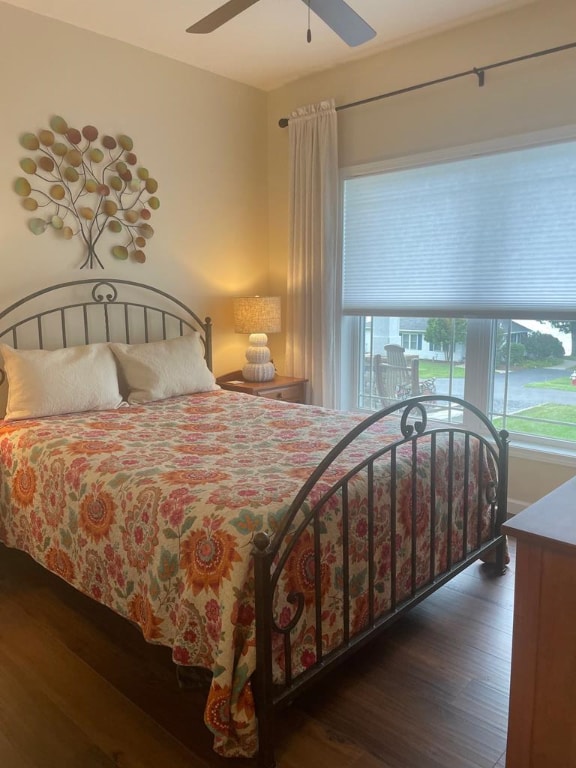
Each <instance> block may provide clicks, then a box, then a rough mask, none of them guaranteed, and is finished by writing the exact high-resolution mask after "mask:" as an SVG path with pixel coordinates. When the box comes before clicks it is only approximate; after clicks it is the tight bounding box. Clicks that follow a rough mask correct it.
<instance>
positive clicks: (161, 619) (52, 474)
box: [0, 280, 507, 768]
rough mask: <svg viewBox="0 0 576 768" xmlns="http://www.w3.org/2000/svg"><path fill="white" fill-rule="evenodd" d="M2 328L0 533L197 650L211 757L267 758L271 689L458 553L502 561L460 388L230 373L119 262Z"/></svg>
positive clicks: (330, 659) (185, 660)
mask: <svg viewBox="0 0 576 768" xmlns="http://www.w3.org/2000/svg"><path fill="white" fill-rule="evenodd" d="M0 344H1V346H0V351H1V352H2V355H3V357H4V369H5V370H6V373H7V375H5V374H4V370H2V373H0V379H1V380H2V384H1V385H0V395H2V390H4V393H3V394H4V397H5V398H6V389H8V402H7V408H8V412H7V414H6V418H5V419H4V421H0V473H1V474H0V540H1V541H2V542H3V543H4V544H5V545H6V546H9V547H16V548H18V549H20V550H23V551H25V552H28V553H29V554H30V555H31V556H32V557H33V558H34V559H35V560H37V562H39V563H40V564H41V565H42V566H44V567H46V568H48V569H49V570H50V571H52V572H54V573H56V574H58V575H59V576H60V577H62V578H63V579H65V580H66V581H67V582H69V583H70V584H72V585H73V586H74V587H76V588H77V589H79V590H80V591H82V592H84V593H85V594H87V595H88V596H90V597H91V598H93V599H95V600H97V601H98V602H100V603H103V604H104V605H107V606H108V607H109V608H111V609H112V610H114V611H116V612H117V613H119V614H121V615H122V616H125V617H126V618H127V619H128V620H130V621H132V622H134V623H135V624H136V625H138V626H139V627H140V629H141V631H142V634H143V636H144V638H145V639H146V640H147V641H149V642H151V643H158V644H162V645H166V646H168V647H170V648H171V649H172V658H173V660H174V663H175V665H176V669H177V670H179V671H181V672H184V671H185V670H188V669H195V668H201V669H203V670H207V671H208V674H209V676H210V686H209V692H208V695H207V702H206V708H205V714H204V721H205V723H206V725H207V726H208V728H209V729H210V730H211V731H212V732H213V734H214V748H215V750H216V751H217V752H218V753H220V754H222V755H225V756H230V757H237V756H244V757H250V756H254V755H255V754H257V761H258V765H259V766H260V767H261V768H271V766H273V765H274V764H275V761H274V720H275V718H276V715H277V712H278V711H279V710H280V709H281V708H282V707H283V706H285V705H287V704H288V703H290V702H291V701H292V700H293V699H294V698H295V697H296V696H298V695H301V694H302V693H303V692H304V691H305V690H306V688H307V687H308V686H309V685H311V684H313V683H314V682H315V681H316V680H317V679H318V678H319V677H320V676H322V675H324V674H326V673H328V672H330V671H331V670H332V669H334V668H335V667H336V666H337V665H338V664H340V663H342V662H343V661H344V660H345V659H346V658H347V657H348V656H349V655H350V654H352V653H354V652H356V651H357V650H358V649H359V648H361V647H362V646H363V645H364V644H365V643H367V642H369V641H370V640H372V639H373V638H374V636H375V635H376V634H377V633H378V632H381V631H382V630H383V629H384V628H385V627H386V626H388V625H389V624H390V623H392V622H394V621H396V620H397V619H398V618H399V617H400V616H401V615H402V614H403V613H404V612H405V611H407V610H409V609H410V608H411V607H412V606H413V605H415V604H417V603H418V602H419V601H420V600H422V599H423V598H424V597H426V595H428V594H430V593H431V592H433V591H434V590H436V589H438V588H439V587H440V586H442V585H443V584H444V583H446V582H447V581H448V580H449V579H450V578H452V577H453V576H455V575H456V574H457V573H459V572H460V571H461V570H463V569H464V568H465V567H467V566H468V565H470V564H471V563H472V562H474V561H477V560H478V559H480V558H482V559H488V560H492V561H493V563H494V567H495V568H497V569H498V570H499V571H501V572H502V571H503V570H504V568H505V562H506V542H505V537H504V535H503V534H502V532H501V526H502V524H503V522H504V521H505V519H506V491H507V435H506V433H505V432H500V433H498V432H497V431H496V430H495V429H494V427H493V426H492V425H491V423H490V422H489V421H488V420H487V419H486V418H485V417H484V416H483V415H482V414H481V413H480V412H479V411H478V410H477V409H476V408H474V407H473V406H471V405H469V404H467V403H466V402H465V401H463V400H461V399H459V398H455V397H447V396H446V397H444V396H440V395H428V396H422V397H417V398H412V399H410V400H407V401H403V402H402V403H399V404H397V405H394V406H391V407H390V408H387V409H385V410H383V411H380V412H378V413H375V414H371V415H369V416H368V417H367V418H366V417H365V415H362V414H356V413H339V412H336V411H331V410H328V409H324V408H319V407H315V406H306V405H300V404H294V403H284V402H278V401H275V400H267V399H265V398H256V397H251V396H249V395H243V394H237V393H232V392H225V391H223V390H222V389H220V388H219V387H218V386H217V384H216V383H215V380H214V377H213V375H212V373H211V361H212V348H211V322H210V319H209V318H206V319H205V320H201V319H200V317H199V316H198V315H196V314H195V313H194V312H192V311H191V310H190V309H189V308H188V307H186V305H185V304H183V303H182V302H180V301H179V300H178V299H175V298H174V297H172V296H170V295H169V294H167V293H165V292H163V291H160V290H158V289H156V288H153V287H150V286H145V285H142V284H139V283H134V282H132V281H126V280H115V281H112V280H109V281H102V280H81V281H75V282H70V283H62V284H59V285H57V286H51V287H50V288H46V289H44V290H41V291H37V292H36V293H34V294H31V295H30V296H27V297H25V298H24V299H22V300H20V301H18V302H16V303H15V304H13V305H12V306H10V307H8V308H7V309H6V310H4V312H2V313H1V314H0ZM111 361H112V362H111ZM70 371H73V373H69V372H70ZM104 372H105V373H104ZM67 376H68V378H66V377H67ZM21 377H22V378H21ZM150 377H152V378H150ZM86 379H89V381H88V382H87V381H86ZM190 382H192V384H190ZM48 391H50V393H51V394H50V397H48V396H47V394H46V393H47V392H48ZM127 402H128V403H129V404H127ZM185 677H186V675H185V674H181V678H182V679H184V678H185Z"/></svg>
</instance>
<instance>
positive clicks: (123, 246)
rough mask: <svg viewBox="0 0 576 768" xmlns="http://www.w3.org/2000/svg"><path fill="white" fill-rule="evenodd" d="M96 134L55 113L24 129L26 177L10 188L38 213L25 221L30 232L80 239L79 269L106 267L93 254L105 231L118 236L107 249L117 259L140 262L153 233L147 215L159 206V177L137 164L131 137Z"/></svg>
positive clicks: (144, 258) (23, 163)
mask: <svg viewBox="0 0 576 768" xmlns="http://www.w3.org/2000/svg"><path fill="white" fill-rule="evenodd" d="M98 137H99V133H98V130H97V129H96V128H95V127H94V126H93V125H85V126H84V128H82V130H78V129H77V128H70V127H69V126H68V123H67V122H66V120H64V119H63V118H62V117H57V116H55V117H53V118H52V119H51V120H50V129H43V130H41V131H38V133H25V134H24V135H23V136H21V138H20V144H21V145H22V146H23V147H24V149H26V150H28V151H29V152H30V153H34V154H33V155H31V156H29V157H25V158H23V159H22V160H21V161H20V168H21V169H22V170H23V171H24V173H25V174H26V176H21V177H19V178H18V179H17V180H16V183H15V185H14V189H15V191H16V193H17V194H18V195H20V197H22V198H23V200H22V205H23V207H24V208H25V209H26V210H27V211H34V212H37V214H40V215H41V217H40V216H38V215H37V216H36V217H34V218H32V219H30V221H29V222H28V227H29V228H30V230H31V231H32V232H33V233H34V234H35V235H41V234H43V233H44V232H46V231H47V230H52V231H53V232H54V233H56V235H58V236H60V237H62V238H63V239H64V240H70V239H72V238H73V237H80V238H81V239H82V240H83V241H84V243H85V245H86V257H85V259H84V261H83V263H82V264H81V268H84V267H88V268H89V269H93V268H94V267H96V266H99V267H103V266H104V265H103V264H102V262H101V260H100V258H99V256H98V255H97V253H96V246H97V245H98V242H99V241H100V238H101V237H102V235H103V233H104V232H108V233H111V236H112V237H113V239H114V240H116V241H118V240H120V243H119V244H117V245H114V246H113V247H112V248H111V252H112V255H113V256H114V257H115V258H116V259H121V260H125V259H128V258H130V259H132V260H133V261H135V262H138V263H143V262H145V261H146V254H145V253H144V250H143V249H144V248H145V247H146V243H147V241H148V240H149V239H150V238H151V237H152V236H153V235H154V230H153V229H152V227H151V226H150V224H149V223H148V220H149V219H150V217H151V216H152V211H154V210H156V209H157V208H158V207H159V206H160V200H159V199H158V198H157V197H156V195H155V192H156V190H157V189H158V182H157V181H156V179H154V178H152V177H151V176H150V174H149V172H148V170H147V169H146V168H144V167H143V166H141V165H139V164H138V158H137V157H136V155H135V154H134V152H133V151H132V149H133V142H132V139H131V138H130V137H129V136H124V135H121V136H117V137H116V138H114V137H113V136H107V135H104V136H102V137H101V138H100V140H98ZM98 144H100V145H101V146H98Z"/></svg>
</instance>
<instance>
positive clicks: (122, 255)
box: [112, 245, 128, 261]
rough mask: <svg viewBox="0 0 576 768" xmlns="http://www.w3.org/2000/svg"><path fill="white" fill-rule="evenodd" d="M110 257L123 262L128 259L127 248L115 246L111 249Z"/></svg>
mask: <svg viewBox="0 0 576 768" xmlns="http://www.w3.org/2000/svg"><path fill="white" fill-rule="evenodd" d="M112 255H113V256H114V257H115V258H117V259H121V260H122V261H125V260H126V259H127V258H128V248H126V246H124V245H115V246H114V248H112Z"/></svg>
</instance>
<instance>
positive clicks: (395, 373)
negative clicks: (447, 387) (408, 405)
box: [374, 344, 420, 406]
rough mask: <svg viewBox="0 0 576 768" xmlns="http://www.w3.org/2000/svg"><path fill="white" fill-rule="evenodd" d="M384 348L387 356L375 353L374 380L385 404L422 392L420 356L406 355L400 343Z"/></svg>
mask: <svg viewBox="0 0 576 768" xmlns="http://www.w3.org/2000/svg"><path fill="white" fill-rule="evenodd" d="M384 349H385V351H386V357H384V356H383V355H374V380H375V382H376V391H377V393H378V396H379V397H380V398H381V400H382V404H383V406H386V405H390V404H391V403H393V402H397V401H398V400H405V399H406V398H408V397H412V396H415V395H418V394H420V379H419V360H418V357H417V356H410V357H406V355H405V354H404V347H401V346H400V345H399V344H386V346H385V347H384Z"/></svg>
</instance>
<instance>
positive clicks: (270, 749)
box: [256, 713, 276, 768]
mask: <svg viewBox="0 0 576 768" xmlns="http://www.w3.org/2000/svg"><path fill="white" fill-rule="evenodd" d="M256 764H257V766H258V768H276V758H275V757H274V746H273V740H272V722H271V715H270V714H268V713H267V714H266V715H264V716H263V713H261V714H260V716H259V717H258V758H257V761H256Z"/></svg>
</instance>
